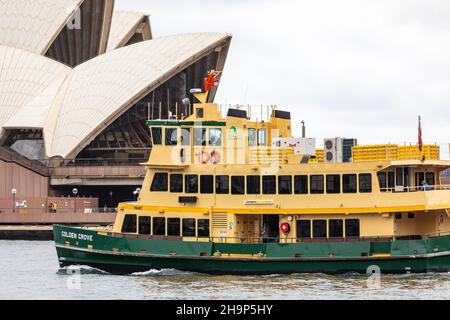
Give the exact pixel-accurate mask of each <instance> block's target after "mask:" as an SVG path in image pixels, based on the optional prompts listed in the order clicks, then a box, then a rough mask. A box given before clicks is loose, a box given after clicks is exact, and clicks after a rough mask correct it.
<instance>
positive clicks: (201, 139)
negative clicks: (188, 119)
mask: <svg viewBox="0 0 450 320" xmlns="http://www.w3.org/2000/svg"><path fill="white" fill-rule="evenodd" d="M194 146H206V129H203V128H194Z"/></svg>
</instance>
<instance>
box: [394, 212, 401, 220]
mask: <svg viewBox="0 0 450 320" xmlns="http://www.w3.org/2000/svg"><path fill="white" fill-rule="evenodd" d="M401 218H402V213H401V212H398V213H396V214H395V219H397V220H400V219H401Z"/></svg>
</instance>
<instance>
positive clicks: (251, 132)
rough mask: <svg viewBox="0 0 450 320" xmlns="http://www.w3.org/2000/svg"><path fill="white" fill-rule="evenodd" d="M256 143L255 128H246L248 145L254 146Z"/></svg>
mask: <svg viewBox="0 0 450 320" xmlns="http://www.w3.org/2000/svg"><path fill="white" fill-rule="evenodd" d="M257 145H258V139H257V137H256V129H248V146H249V147H256V146H257Z"/></svg>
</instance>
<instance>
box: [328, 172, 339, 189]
mask: <svg viewBox="0 0 450 320" xmlns="http://www.w3.org/2000/svg"><path fill="white" fill-rule="evenodd" d="M327 193H341V176H340V175H337V174H332V175H327Z"/></svg>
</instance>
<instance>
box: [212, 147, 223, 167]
mask: <svg viewBox="0 0 450 320" xmlns="http://www.w3.org/2000/svg"><path fill="white" fill-rule="evenodd" d="M221 161H222V155H221V154H220V152H218V151H216V150H214V151H213V152H211V163H212V164H219V163H220V162H221Z"/></svg>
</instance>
